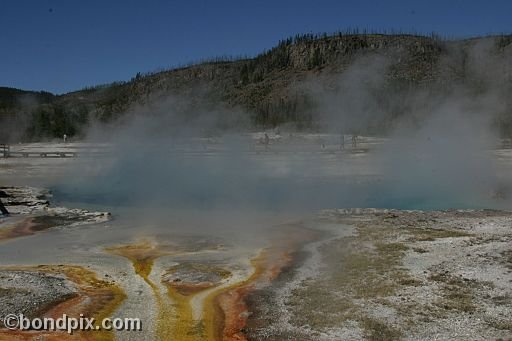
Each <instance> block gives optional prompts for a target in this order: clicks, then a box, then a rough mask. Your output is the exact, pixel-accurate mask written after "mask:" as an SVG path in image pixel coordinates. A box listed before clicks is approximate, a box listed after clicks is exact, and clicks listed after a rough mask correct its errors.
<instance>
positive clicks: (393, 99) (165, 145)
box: [55, 40, 512, 212]
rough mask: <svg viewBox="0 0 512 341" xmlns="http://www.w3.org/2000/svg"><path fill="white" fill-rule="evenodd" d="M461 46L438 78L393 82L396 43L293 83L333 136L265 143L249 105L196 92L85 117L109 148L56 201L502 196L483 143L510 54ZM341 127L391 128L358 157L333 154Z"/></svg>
mask: <svg viewBox="0 0 512 341" xmlns="http://www.w3.org/2000/svg"><path fill="white" fill-rule="evenodd" d="M465 51H467V52H466V54H465V55H464V56H461V55H458V54H448V56H447V57H446V58H445V59H442V60H440V61H439V63H438V65H437V66H436V67H438V70H437V72H440V73H446V74H448V73H450V72H452V73H460V74H461V75H462V76H463V77H462V78H461V79H460V81H456V82H452V83H451V84H448V85H444V86H442V87H441V88H437V87H438V86H437V85H436V86H432V87H429V86H418V87H415V88H411V87H403V86H401V84H399V85H394V84H392V83H390V82H389V74H390V72H393V68H394V67H396V62H397V60H400V58H401V56H400V53H401V52H400V51H399V52H397V53H394V54H387V55H365V56H361V57H359V58H356V59H355V60H354V62H353V63H352V64H350V65H349V66H348V67H347V68H346V69H345V70H344V71H343V72H342V73H341V74H333V73H329V72H324V73H323V74H321V75H320V76H319V78H316V79H309V80H307V81H305V82H303V83H301V84H300V85H299V86H296V87H295V88H291V89H289V90H290V92H294V91H295V92H302V93H304V94H305V95H306V96H309V97H311V98H313V99H314V102H315V103H316V112H317V114H318V115H317V116H318V117H320V120H319V122H318V126H319V127H320V129H321V130H322V131H323V132H325V133H329V134H330V135H329V134H328V135H324V136H323V137H322V138H321V139H322V141H323V142H322V143H319V142H318V139H309V138H308V136H306V135H303V134H300V133H297V132H290V131H287V132H286V133H282V134H281V135H279V134H275V133H274V132H272V131H267V134H269V135H270V136H271V143H270V146H269V148H268V150H266V148H265V147H264V146H263V145H261V144H259V138H258V136H257V135H256V134H255V132H254V131H251V126H250V122H249V121H248V120H247V118H248V117H250V115H249V114H248V113H245V112H243V111H242V110H233V109H226V108H223V107H218V106H215V105H211V104H204V103H205V102H201V101H198V100H197V98H196V96H192V97H190V96H171V97H166V98H160V99H159V100H157V101H156V100H153V101H149V102H148V103H150V104H145V105H137V106H135V107H133V108H132V110H131V111H130V112H129V113H128V114H127V115H124V116H123V120H122V121H118V122H116V123H115V125H114V126H109V127H105V126H94V127H92V128H91V129H90V131H89V134H88V141H90V142H99V141H107V142H108V143H110V145H111V147H110V153H109V156H108V157H105V158H101V159H100V160H99V161H98V162H96V163H94V165H93V166H86V167H83V166H81V167H82V168H81V169H80V170H79V172H80V173H81V174H82V175H83V176H82V177H81V178H77V177H76V176H74V175H73V174H76V172H77V170H76V169H75V170H73V171H71V172H70V174H71V175H70V177H68V178H65V180H63V181H62V182H60V183H57V184H56V185H55V188H56V189H57V191H58V192H60V195H61V198H63V200H65V199H69V198H72V197H75V198H76V197H79V198H81V199H82V200H89V201H90V202H93V203H94V202H98V203H107V204H112V205H127V206H133V205H135V206H137V207H138V209H139V210H140V209H149V208H151V207H165V208H167V209H169V210H172V209H176V208H180V209H183V208H185V209H192V210H194V209H200V210H203V209H208V210H210V209H211V210H215V209H223V210H226V209H227V210H237V211H239V210H244V209H248V208H250V209H252V210H270V211H275V212H307V211H311V212H313V211H315V210H318V209H322V208H329V207H388V208H418V209H429V208H437V209H446V208H468V207H480V208H482V207H487V208H507V207H509V206H508V205H509V203H510V202H509V201H508V199H506V198H504V197H506V195H507V191H508V187H509V186H508V185H509V184H510V179H509V178H508V176H506V175H503V174H505V173H503V172H502V171H501V169H502V167H503V165H500V164H498V163H497V161H496V159H497V158H496V156H495V155H494V154H493V149H495V148H496V146H498V144H499V133H500V131H499V129H497V127H498V125H497V122H499V120H500V119H501V118H502V117H503V115H506V114H507V110H510V109H509V108H511V107H512V106H511V105H510V103H509V102H510V100H509V99H508V97H507V96H506V94H507V92H508V91H509V90H510V82H509V78H508V77H509V75H508V74H507V73H504V72H503V70H506V69H507V68H509V67H510V65H509V64H510V62H509V60H510V58H509V54H510V52H509V51H504V52H503V51H502V53H501V54H496V53H495V42H494V41H485V40H484V41H483V43H481V44H473V45H472V46H470V47H469V48H467V49H466V50H465ZM461 60H462V62H461ZM484 61H487V62H484ZM452 76H453V75H450V76H449V77H448V76H447V78H450V79H453V77H452ZM198 94H204V93H203V92H201V91H199V90H198ZM340 134H345V135H364V134H368V135H386V136H387V138H388V140H387V142H386V143H385V144H384V145H382V146H379V147H377V148H373V149H370V152H369V153H368V154H365V155H358V154H351V153H348V152H345V153H344V154H340V153H341V152H340V151H339V149H340V146H339V136H340ZM260 137H261V136H260ZM365 140H368V139H367V138H365V137H362V138H361V141H362V142H363V143H364V141H365ZM323 144H326V145H327V147H325V148H326V150H324V149H323V147H322V145H323ZM347 144H348V143H347ZM363 146H364V145H363ZM347 148H349V147H348V146H347ZM326 151H330V153H327V152H326ZM337 155H341V156H337ZM87 167H89V168H87ZM497 194H499V195H497ZM497 197H500V198H499V200H498V199H497Z"/></svg>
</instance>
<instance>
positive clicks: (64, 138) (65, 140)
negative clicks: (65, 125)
mask: <svg viewBox="0 0 512 341" xmlns="http://www.w3.org/2000/svg"><path fill="white" fill-rule="evenodd" d="M62 139H63V140H64V143H66V142H67V141H68V135H66V134H64V136H62Z"/></svg>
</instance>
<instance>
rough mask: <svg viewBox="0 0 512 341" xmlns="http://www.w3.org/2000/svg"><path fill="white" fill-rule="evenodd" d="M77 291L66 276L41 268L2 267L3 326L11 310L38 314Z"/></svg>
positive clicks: (0, 318) (30, 315)
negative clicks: (33, 269)
mask: <svg viewBox="0 0 512 341" xmlns="http://www.w3.org/2000/svg"><path fill="white" fill-rule="evenodd" d="M76 294H77V288H76V287H75V285H74V284H73V282H71V281H69V280H67V279H66V278H65V277H63V276H59V275H52V274H46V273H44V272H38V271H22V270H1V271H0V327H3V322H2V321H3V319H4V317H5V316H6V315H8V314H23V315H25V316H27V317H28V318H33V317H38V316H40V314H42V313H44V312H45V311H46V310H47V309H49V308H50V307H52V306H55V305H56V304H58V303H61V302H63V301H65V300H66V299H68V298H70V297H73V296H74V295H76Z"/></svg>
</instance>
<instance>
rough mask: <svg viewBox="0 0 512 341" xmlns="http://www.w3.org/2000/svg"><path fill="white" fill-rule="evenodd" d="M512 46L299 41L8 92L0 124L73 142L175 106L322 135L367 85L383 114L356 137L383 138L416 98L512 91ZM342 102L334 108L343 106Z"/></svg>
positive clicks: (374, 39) (490, 40)
mask: <svg viewBox="0 0 512 341" xmlns="http://www.w3.org/2000/svg"><path fill="white" fill-rule="evenodd" d="M511 42H512V37H511V36H498V37H485V38H475V39H467V40H460V41H444V40H441V39H439V38H437V37H435V36H432V37H426V36H413V35H378V34H336V35H321V36H313V35H302V36H296V37H294V38H290V39H287V40H284V41H281V42H280V43H279V44H278V45H277V46H276V47H274V48H272V49H271V50H269V51H266V52H264V53H262V54H260V55H258V56H257V57H255V58H253V59H246V60H233V61H223V60H216V61H211V62H205V63H202V64H197V65H192V66H189V67H184V68H179V69H174V70H169V71H163V72H158V73H151V74H145V75H140V74H137V75H136V76H135V77H134V78H133V79H132V80H131V81H129V82H119V83H113V84H110V85H105V86H98V87H95V88H88V89H84V90H81V91H76V92H72V93H68V94H64V95H60V96H52V95H51V94H47V93H41V94H40V93H29V95H30V96H29V97H30V98H31V100H30V101H29V102H31V103H30V105H27V104H26V102H27V98H28V97H27V93H24V92H20V91H17V90H13V89H5V88H2V89H0V115H1V118H0V119H2V120H3V122H4V124H3V125H4V126H7V125H10V126H12V122H15V123H16V124H17V130H18V131H19V130H23V131H24V138H25V139H41V138H45V137H56V136H62V134H64V133H67V134H68V135H74V134H78V133H79V132H80V130H81V128H83V127H84V126H85V125H86V124H87V122H88V121H90V120H99V121H100V122H109V121H112V120H115V119H116V118H118V117H120V116H122V115H123V114H125V113H126V112H128V111H130V110H132V111H133V110H136V108H143V107H145V106H146V107H147V106H148V105H149V106H158V103H161V102H162V101H168V100H169V98H173V100H174V101H179V102H180V104H179V105H174V106H173V107H172V110H173V111H174V114H176V115H182V116H187V115H192V114H193V113H195V112H197V111H212V110H217V111H223V110H234V111H235V112H236V113H237V115H242V116H246V117H247V118H248V119H249V120H250V122H251V123H252V124H253V125H256V126H260V127H274V126H278V125H282V124H292V125H294V126H296V127H297V128H300V129H310V128H319V127H320V126H319V125H318V118H319V115H321V113H322V112H324V111H326V109H325V107H326V106H325V105H324V104H325V103H322V101H324V100H325V99H324V94H330V97H329V98H331V97H340V96H341V98H343V93H345V94H348V93H349V92H347V91H346V89H345V88H347V87H348V88H351V87H352V88H358V87H359V88H361V87H364V92H368V91H369V94H368V93H365V94H364V95H366V96H367V95H369V96H370V97H372V98H371V99H370V101H372V102H373V105H374V106H376V107H378V108H379V110H381V111H383V112H385V115H380V116H379V117H378V118H376V121H374V122H373V123H372V124H371V125H368V124H362V123H359V124H358V125H357V129H358V130H359V131H360V132H361V133H364V132H365V131H366V130H371V131H372V132H373V133H379V132H380V133H384V132H385V130H386V129H387V128H389V125H390V124H392V122H393V120H395V119H396V118H397V117H403V116H404V115H408V114H410V111H411V110H412V109H413V108H412V105H411V104H403V103H401V101H402V99H403V98H407V96H409V95H411V93H412V92H417V91H418V90H421V91H426V92H428V93H434V94H437V95H443V94H445V93H447V92H450V91H452V90H453V89H455V88H459V87H461V86H463V87H464V88H465V89H466V90H467V91H470V92H475V93H478V94H479V93H484V92H486V91H488V87H489V84H491V83H492V86H493V87H497V88H499V89H500V90H499V91H500V92H507V91H509V89H510V88H511V79H512V77H511V74H512V67H511V64H510V58H508V57H509V55H510V53H511V50H512V45H511ZM361 61H363V62H361ZM354 65H356V67H354ZM480 65H481V66H482V67H480ZM354 68H356V71H354ZM479 70H480V71H479ZM347 75H349V76H350V77H351V78H350V77H348V76H347ZM340 79H341V81H340ZM361 84H363V85H361ZM368 84H369V86H367V85H368ZM352 85H354V86H352ZM344 89H345V90H344ZM352 91H353V90H352ZM357 95H359V94H357ZM350 96H351V97H353V94H351V95H350ZM500 96H501V94H500ZM345 100H346V98H343V100H340V101H338V102H335V104H336V105H338V106H344V101H345ZM331 107H332V105H331ZM150 108H151V107H150ZM511 108H512V105H510V106H509V103H506V105H505V106H504V107H503V108H500V110H499V113H497V116H496V117H497V118H496V120H497V122H499V125H500V128H501V130H502V132H505V133H507V132H508V131H509V126H511V124H510V122H512V113H511V112H510V109H511ZM149 110H151V109H149ZM165 110H168V108H166V109H165ZM329 110H331V111H332V108H331V109H329ZM355 111H357V110H355ZM355 111H354V115H357V112H355ZM366 121H368V120H366ZM377 121H378V122H377ZM6 122H7V123H6ZM8 122H11V123H10V124H8ZM20 122H24V125H23V126H22V125H21V123H20ZM355 128H356V127H352V128H350V127H349V129H355ZM18 135H19V134H18ZM16 137H17V138H18V137H19V136H16Z"/></svg>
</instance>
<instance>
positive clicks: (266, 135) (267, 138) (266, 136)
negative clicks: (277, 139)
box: [264, 133, 270, 150]
mask: <svg viewBox="0 0 512 341" xmlns="http://www.w3.org/2000/svg"><path fill="white" fill-rule="evenodd" d="M264 143H265V150H266V149H268V145H269V143H270V137H268V134H267V133H265V141H264Z"/></svg>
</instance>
